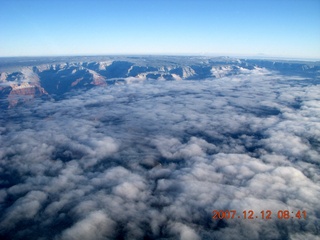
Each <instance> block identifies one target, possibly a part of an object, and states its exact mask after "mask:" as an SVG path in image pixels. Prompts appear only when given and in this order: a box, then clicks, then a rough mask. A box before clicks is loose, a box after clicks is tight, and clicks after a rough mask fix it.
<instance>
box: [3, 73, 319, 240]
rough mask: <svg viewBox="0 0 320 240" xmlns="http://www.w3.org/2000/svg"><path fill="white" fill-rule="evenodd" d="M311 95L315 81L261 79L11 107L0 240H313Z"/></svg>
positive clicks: (315, 114) (128, 89) (144, 85)
mask: <svg viewBox="0 0 320 240" xmlns="http://www.w3.org/2000/svg"><path fill="white" fill-rule="evenodd" d="M319 96H320V88H319V85H317V84H316V83H315V82H310V81H309V80H308V79H306V80H303V79H298V78H296V77H290V76H285V77H284V76H280V75H276V73H274V72H269V71H267V70H265V69H256V70H254V71H250V72H244V73H243V74H242V75H241V74H240V75H237V76H234V77H232V76H231V77H223V78H221V79H215V80H203V81H196V80H194V81H192V80H188V81H179V82H171V81H170V82H169V81H158V82H155V81H146V82H139V83H133V84H125V85H119V86H117V85H114V86H111V87H99V88H93V89H91V90H89V91H86V92H80V91H79V92H72V93H70V94H69V95H68V97H67V98H66V99H64V100H60V101H41V100H39V101H35V103H34V104H33V105H29V106H24V107H19V108H15V109H10V110H7V111H6V112H4V113H3V114H1V117H0V122H1V124H0V125H1V127H0V133H1V135H0V176H1V178H0V186H1V189H0V238H1V239H55V240H60V239H63V240H64V239H80V238H81V239H143V238H145V239H317V238H318V239H319V237H318V236H319V233H320V225H319V221H320V207H319V204H318V199H320V169H319V161H320V157H319V156H320V145H319V143H320V140H319V139H320V125H319V117H320V109H319V106H320V104H319V102H320V99H319ZM215 209H217V210H236V211H237V215H236V218H234V219H220V220H214V219H212V211H213V210H215ZM249 210H253V211H254V213H255V215H254V216H258V218H255V219H253V220H248V219H243V211H247V214H248V211H249ZM267 210H270V211H272V219H268V220H266V219H261V211H265V212H266V211H267ZM279 210H288V211H289V212H290V214H292V212H294V213H296V212H298V211H299V210H300V212H302V211H306V213H307V219H304V218H301V219H297V218H293V219H292V218H290V219H287V220H285V219H278V217H277V213H278V211H279ZM237 216H242V217H241V218H238V217H237ZM291 216H293V217H294V214H292V215H291Z"/></svg>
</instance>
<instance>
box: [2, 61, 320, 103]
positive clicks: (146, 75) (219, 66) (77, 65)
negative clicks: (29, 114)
mask: <svg viewBox="0 0 320 240" xmlns="http://www.w3.org/2000/svg"><path fill="white" fill-rule="evenodd" d="M58 60H61V59H58ZM62 60H64V61H52V59H51V60H50V61H51V62H45V61H44V59H42V60H41V62H39V64H36V63H37V62H36V61H35V62H34V63H35V65H34V66H20V67H19V70H18V71H12V72H10V71H8V72H0V90H1V92H0V97H1V98H4V99H5V98H6V96H7V95H8V94H10V91H11V90H10V87H11V89H12V90H13V89H24V88H32V87H36V88H37V87H40V88H43V89H44V90H43V91H42V90H41V91H40V92H45V93H48V94H49V95H50V96H53V95H54V96H62V95H63V94H64V93H67V92H69V91H70V90H71V89H74V88H77V89H79V88H84V89H88V88H91V87H94V86H96V85H110V84H118V83H121V84H122V83H124V82H126V83H132V82H136V81H145V80H159V81H160V80H161V81H166V80H169V81H172V80H173V81H175V80H201V79H212V80H214V79H217V78H224V77H230V76H231V77H233V76H240V75H241V78H242V79H244V78H246V76H249V75H252V74H253V73H254V74H268V72H270V71H272V72H278V73H280V74H282V75H291V76H299V75H300V76H301V75H302V76H303V77H309V78H311V79H319V75H320V74H319V73H320V64H319V63H317V62H314V63H304V62H288V61H285V62H279V61H278V62H275V61H264V60H244V59H233V58H226V57H219V58H210V57H165V56H161V57H160V56H159V57H156V56H154V57H147V56H146V57H105V58H103V57H101V58H88V57H82V58H77V59H62ZM66 60H70V61H66ZM71 60H72V61H71ZM74 60H76V61H74ZM18 93H19V91H18Z"/></svg>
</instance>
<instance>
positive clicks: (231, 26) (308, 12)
mask: <svg viewBox="0 0 320 240" xmlns="http://www.w3.org/2000/svg"><path fill="white" fill-rule="evenodd" d="M0 9H1V14H0V29H1V37H0V56H46V55H95V54H99V55H101V54H192V55H194V54H195V55H199V54H209V55H229V56H270V57H285V58H312V59H320V0H267V1H263V0H262V1H259V0H225V1H222V0H221V1H220V0H219V1H214V0H185V1H178V0H171V1H170V0H161V1H160V0H152V1H151V0H150V1H146V0H109V1H108V0H105V1H103V0H88V1H85V0H64V1H62V0H55V1H49V0H48V1H47V0H45V1H43V0H0Z"/></svg>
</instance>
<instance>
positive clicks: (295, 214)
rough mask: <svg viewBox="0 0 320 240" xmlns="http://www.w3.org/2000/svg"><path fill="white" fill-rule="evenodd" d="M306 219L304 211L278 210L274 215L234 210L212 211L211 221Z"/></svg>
mask: <svg viewBox="0 0 320 240" xmlns="http://www.w3.org/2000/svg"><path fill="white" fill-rule="evenodd" d="M236 218H239V219H251V220H252V219H266V220H269V219H285V220H288V219H307V212H306V211H305V210H298V211H289V210H278V211H277V212H276V213H275V214H274V213H273V212H272V211H271V210H262V211H260V212H254V211H253V210H244V211H242V212H237V211H236V210H213V211H212V219H214V220H219V219H236Z"/></svg>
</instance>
